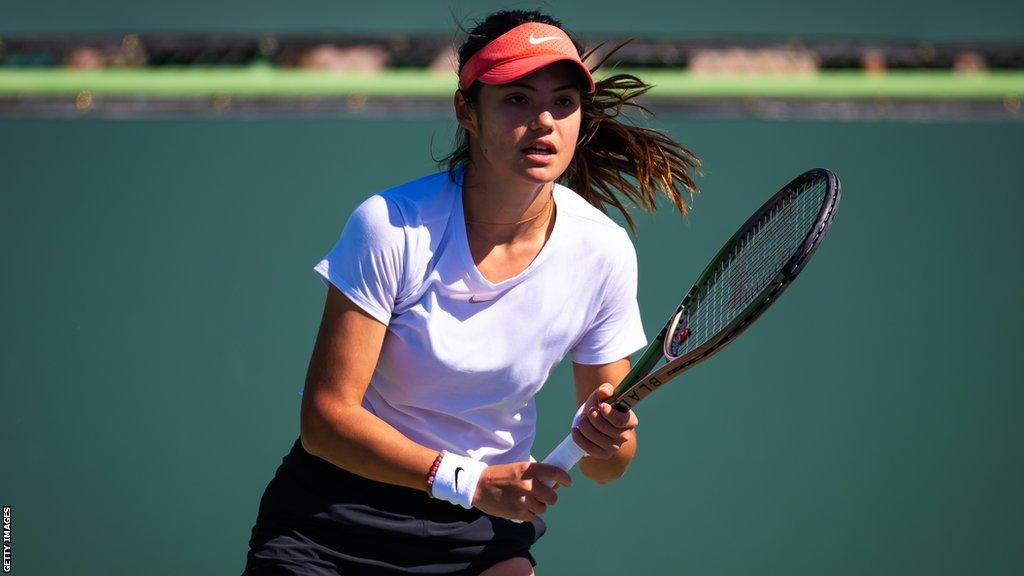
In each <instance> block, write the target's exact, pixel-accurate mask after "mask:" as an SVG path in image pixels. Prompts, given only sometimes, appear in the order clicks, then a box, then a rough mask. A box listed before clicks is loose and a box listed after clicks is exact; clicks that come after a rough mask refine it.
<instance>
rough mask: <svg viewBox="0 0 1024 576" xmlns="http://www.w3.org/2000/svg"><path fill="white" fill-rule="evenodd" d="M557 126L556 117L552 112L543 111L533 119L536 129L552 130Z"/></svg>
mask: <svg viewBox="0 0 1024 576" xmlns="http://www.w3.org/2000/svg"><path fill="white" fill-rule="evenodd" d="M554 125H555V117H554V116H552V114H551V111H549V110H543V111H541V113H540V114H538V115H537V116H536V117H535V118H534V119H533V127H534V128H550V127H552V126H554Z"/></svg>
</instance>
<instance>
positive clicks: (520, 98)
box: [508, 94, 526, 104]
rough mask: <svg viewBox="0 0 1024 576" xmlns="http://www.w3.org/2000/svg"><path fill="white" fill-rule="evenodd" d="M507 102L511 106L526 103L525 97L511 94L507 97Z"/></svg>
mask: <svg viewBox="0 0 1024 576" xmlns="http://www.w3.org/2000/svg"><path fill="white" fill-rule="evenodd" d="M508 101H509V102H511V103H513V104H523V103H525V102H526V97H525V96H523V95H522V94H513V95H511V96H509V97H508Z"/></svg>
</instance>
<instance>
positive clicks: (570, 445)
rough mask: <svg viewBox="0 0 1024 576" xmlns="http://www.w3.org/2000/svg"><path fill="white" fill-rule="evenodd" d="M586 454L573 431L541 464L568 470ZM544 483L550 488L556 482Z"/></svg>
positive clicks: (517, 521) (517, 522) (519, 521)
mask: <svg viewBox="0 0 1024 576" xmlns="http://www.w3.org/2000/svg"><path fill="white" fill-rule="evenodd" d="M586 455H587V453H586V452H584V451H583V448H580V447H579V446H577V445H576V443H575V442H573V440H572V433H570V434H569V435H568V436H566V437H565V440H562V443H561V444H559V445H558V446H555V449H554V450H552V451H551V454H548V457H547V458H545V459H544V461H543V462H541V464H551V465H552V466H558V467H559V468H561V469H562V470H565V471H566V472H568V471H570V470H572V467H573V466H575V465H576V463H577V462H579V461H580V458H583V457H584V456H586ZM544 485H546V486H548V487H549V488H550V487H553V486H554V485H555V483H554V482H544ZM513 522H515V523H516V524H522V523H523V521H522V520H513Z"/></svg>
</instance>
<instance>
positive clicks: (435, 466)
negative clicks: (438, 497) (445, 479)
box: [427, 450, 445, 498]
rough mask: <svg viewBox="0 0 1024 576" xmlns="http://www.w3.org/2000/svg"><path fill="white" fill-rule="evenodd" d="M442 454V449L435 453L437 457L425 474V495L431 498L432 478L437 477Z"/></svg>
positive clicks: (432, 493)
mask: <svg viewBox="0 0 1024 576" xmlns="http://www.w3.org/2000/svg"><path fill="white" fill-rule="evenodd" d="M444 454H445V451H444V450H441V451H440V452H438V453H437V458H434V463H433V464H432V465H431V466H430V473H429V474H427V495H429V496H430V497H431V498H433V497H434V478H436V477H437V469H438V468H440V466H441V459H443V458H444Z"/></svg>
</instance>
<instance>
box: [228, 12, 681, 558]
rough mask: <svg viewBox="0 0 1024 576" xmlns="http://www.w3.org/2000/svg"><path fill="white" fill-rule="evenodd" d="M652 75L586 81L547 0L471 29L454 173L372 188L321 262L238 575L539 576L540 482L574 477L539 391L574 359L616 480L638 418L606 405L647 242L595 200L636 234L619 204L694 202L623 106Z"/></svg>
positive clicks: (547, 492) (593, 462)
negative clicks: (282, 424)
mask: <svg viewBox="0 0 1024 576" xmlns="http://www.w3.org/2000/svg"><path fill="white" fill-rule="evenodd" d="M647 88H648V86H647V85H645V84H643V83H642V82H641V81H639V80H638V79H637V78H635V77H633V76H627V75H618V76H614V77H611V78H607V79H604V80H602V81H600V82H596V83H595V81H594V79H593V77H592V76H591V72H590V70H588V69H587V67H586V66H585V65H584V63H583V61H582V58H581V51H580V48H579V47H578V45H577V44H576V43H575V42H574V41H573V40H572V39H571V38H570V37H569V36H568V35H567V34H566V33H565V32H564V31H563V30H562V27H561V25H560V23H559V22H558V21H557V20H554V19H553V18H551V17H549V16H546V15H544V14H541V13H537V12H523V11H505V12H499V13H496V14H492V15H491V16H489V17H488V18H486V19H485V20H484V21H483V22H481V23H480V24H479V25H478V26H476V27H475V28H474V29H473V30H472V31H471V32H470V33H469V35H468V38H467V40H466V41H465V43H464V44H463V45H462V47H461V49H460V50H459V82H458V89H457V90H456V92H455V97H454V109H455V116H456V119H457V121H458V124H459V126H460V131H459V141H458V144H457V147H456V149H455V151H454V152H452V153H451V154H450V155H449V157H448V158H447V159H446V160H447V161H446V166H445V169H444V170H443V171H441V172H439V173H437V174H432V175H429V176H426V177H423V178H420V179H418V180H415V181H412V182H408V183H405V184H401V185H399V186H396V187H394V188H391V189H389V190H386V191H384V192H381V193H379V194H376V195H373V196H371V197H369V198H368V199H367V200H365V201H364V202H363V203H362V204H360V205H359V206H358V207H357V208H356V209H355V211H354V212H353V213H352V215H351V216H350V217H349V219H348V222H347V223H346V224H345V226H344V229H343V231H342V233H341V237H340V239H339V240H338V242H337V243H336V244H335V246H334V247H333V249H331V251H330V252H329V253H328V254H327V255H326V256H325V257H324V259H323V260H322V261H320V262H319V263H318V264H317V265H316V267H315V270H316V272H317V273H318V274H319V276H320V277H321V278H322V280H323V281H324V283H325V284H326V286H327V299H326V304H325V307H324V314H323V318H322V321H321V326H320V330H319V333H318V335H317V340H316V344H315V346H314V349H313V353H312V358H311V361H310V365H309V371H308V375H307V378H306V388H305V392H304V394H303V399H302V413H301V434H300V437H299V439H297V440H296V442H295V444H294V446H293V447H292V449H291V452H290V453H289V454H288V455H287V456H286V457H285V458H284V461H283V463H282V464H281V466H280V467H279V468H278V470H277V473H276V475H275V477H274V478H273V480H272V481H271V482H270V484H269V485H268V486H267V488H266V491H265V493H264V495H263V498H262V500H261V502H260V508H259V513H258V517H257V520H256V525H255V526H254V527H253V530H252V538H251V540H250V542H249V545H250V550H249V553H248V556H247V565H246V570H245V574H247V575H257V574H308V575H313V574H316V575H328V574H344V575H352V574H359V575H378V574H379V575H397V574H460V575H461V574H466V575H468V574H483V575H486V576H526V575H529V574H534V570H533V568H534V566H535V565H536V563H535V560H534V558H533V557H532V556H531V555H530V547H531V545H532V544H533V543H534V542H535V541H536V540H537V539H538V538H539V537H540V536H541V535H542V534H543V533H544V532H545V530H546V526H545V524H544V522H543V521H542V520H541V519H540V515H541V514H543V513H544V511H545V510H546V509H547V508H548V507H549V506H551V505H553V504H554V503H555V502H556V501H557V499H558V496H557V494H556V491H555V489H554V488H551V487H549V486H548V484H546V483H553V484H554V485H555V486H559V485H560V486H569V485H571V484H572V479H571V478H570V476H569V475H568V474H567V473H566V472H564V471H563V470H560V469H558V468H556V467H554V466H548V465H545V464H541V463H537V462H535V461H533V460H532V458H531V455H530V449H531V445H532V443H533V439H534V433H535V421H536V410H535V406H534V395H535V394H536V393H537V391H538V390H540V388H541V386H542V385H543V383H544V381H545V380H546V379H547V377H548V374H549V373H550V371H551V370H552V369H553V368H554V367H555V366H556V365H557V364H558V363H559V362H560V361H561V360H562V359H563V358H564V357H565V356H566V355H569V356H571V358H572V362H573V375H574V379H575V389H576V399H577V401H578V403H579V405H580V406H581V408H580V410H579V411H578V412H577V418H576V419H575V421H574V424H573V438H574V439H575V440H576V442H577V443H578V444H579V445H580V447H581V448H583V449H585V450H586V451H587V453H588V454H589V456H587V457H585V458H584V459H583V460H582V461H581V463H580V469H581V471H582V472H583V474H584V475H585V476H587V477H588V478H590V479H592V480H594V481H597V482H600V483H604V482H608V481H611V480H614V479H616V478H618V477H620V476H621V475H622V474H623V472H624V471H625V469H626V467H627V466H628V464H629V462H630V460H631V459H632V458H633V455H634V453H635V450H636V444H637V440H636V433H635V428H636V425H637V418H636V415H635V414H633V413H632V412H631V411H630V412H627V413H621V412H618V411H615V410H612V409H611V407H610V406H609V405H608V404H606V403H603V402H602V400H603V399H605V398H607V397H608V396H609V395H610V394H611V392H612V389H613V386H612V384H616V383H618V381H619V380H620V379H621V378H622V377H623V376H624V375H625V374H626V373H627V372H628V370H629V359H628V356H629V355H630V354H631V353H632V352H634V351H636V350H638V349H640V348H641V347H642V346H643V345H644V344H645V337H644V332H643V329H642V327H641V324H640V313H639V309H638V306H637V300H636V290H637V264H636V254H635V252H634V250H633V246H632V243H631V242H630V239H629V236H628V235H627V233H626V231H625V230H624V229H623V228H622V227H621V226H619V225H617V224H616V223H615V222H614V221H613V220H611V219H610V218H609V217H608V216H606V215H605V213H604V210H605V209H606V208H607V207H608V206H613V207H615V208H616V209H618V210H620V211H621V212H622V214H623V215H624V217H625V218H626V221H627V222H628V223H629V226H630V227H632V226H633V221H632V219H631V218H630V217H629V214H628V211H627V210H626V203H630V204H633V205H635V206H638V207H640V208H641V209H645V210H653V209H654V207H655V205H656V199H657V195H658V194H659V193H664V194H665V195H666V196H667V197H668V199H669V200H670V201H671V202H672V203H673V204H674V205H675V206H676V207H677V208H678V209H679V210H680V211H682V212H685V211H686V203H685V202H684V200H683V198H682V195H681V193H680V192H681V189H685V190H686V191H688V192H689V193H690V194H692V193H694V192H695V191H696V186H695V184H694V182H693V180H692V178H691V176H690V172H696V171H697V170H699V166H700V162H699V160H698V159H697V158H696V157H695V156H694V155H693V154H692V153H690V152H689V151H688V150H687V149H686V148H684V147H683V146H682V145H680V144H678V143H677V142H675V141H673V140H671V139H669V138H667V137H666V136H664V135H661V134H659V133H657V132H653V131H650V130H646V129H642V128H639V127H636V126H633V125H628V124H625V123H622V122H620V121H619V120H617V118H616V117H617V115H618V113H619V112H620V110H621V109H622V107H623V106H624V105H633V104H632V99H633V98H634V97H635V96H637V95H639V94H641V93H643V92H644V91H645V90H646V89H647ZM559 182H561V183H562V184H560V183H559ZM563 184H565V185H563ZM513 520H517V521H520V522H514V521H513Z"/></svg>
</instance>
